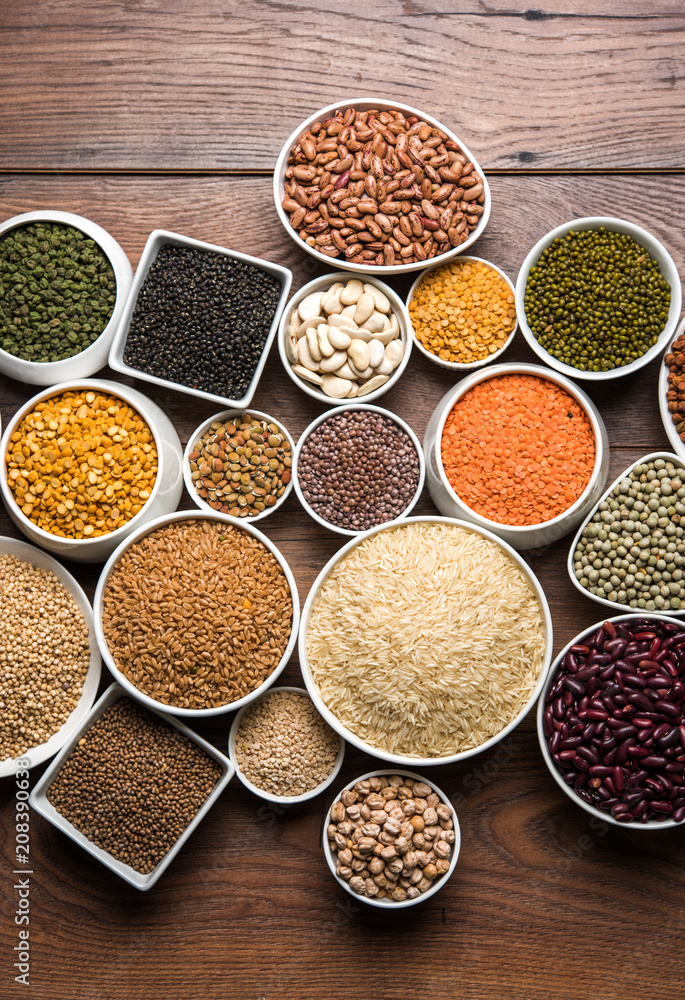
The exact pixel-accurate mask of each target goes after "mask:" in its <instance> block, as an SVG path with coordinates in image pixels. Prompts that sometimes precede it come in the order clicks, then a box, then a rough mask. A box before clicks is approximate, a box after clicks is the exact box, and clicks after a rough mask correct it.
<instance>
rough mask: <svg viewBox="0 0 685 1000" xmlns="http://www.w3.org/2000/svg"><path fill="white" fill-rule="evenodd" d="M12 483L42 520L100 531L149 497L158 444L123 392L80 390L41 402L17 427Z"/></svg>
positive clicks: (59, 531)
mask: <svg viewBox="0 0 685 1000" xmlns="http://www.w3.org/2000/svg"><path fill="white" fill-rule="evenodd" d="M5 461H6V463H7V482H8V484H9V487H10V489H11V490H12V492H13V494H14V499H15V500H16V502H17V504H18V505H19V507H20V508H21V510H22V512H23V513H24V514H25V515H26V517H28V518H29V520H31V521H32V522H33V523H34V524H35V525H36V526H37V527H39V528H42V529H43V531H48V532H50V534H52V535H59V536H61V537H63V538H97V537H98V536H99V535H107V534H109V533H110V532H111V531H114V530H115V529H116V528H120V527H121V526H122V525H123V524H126V523H127V522H128V521H130V520H131V518H132V517H135V515H136V514H137V513H138V511H139V510H141V509H142V507H143V504H144V503H145V501H146V500H147V499H148V498H149V497H150V494H151V492H152V488H153V486H154V483H155V478H156V476H157V448H156V446H155V442H154V438H153V436H152V432H151V430H150V428H149V427H148V425H147V423H146V422H145V420H143V418H142V417H141V415H140V414H139V413H138V412H137V411H136V410H134V409H133V407H131V406H129V404H128V403H126V402H124V400H122V399H119V398H118V397H117V396H111V395H106V394H100V393H97V392H92V391H85V390H80V391H79V390H75V391H70V392H64V393H61V394H59V395H57V396H52V397H51V398H49V399H45V400H43V401H42V402H40V403H37V404H36V406H35V408H34V409H33V410H31V412H30V413H28V414H27V415H26V416H25V417H24V419H23V420H22V421H21V423H20V424H19V426H18V427H17V430H16V431H15V432H14V434H12V436H11V438H10V441H9V446H8V450H7V453H6V455H5Z"/></svg>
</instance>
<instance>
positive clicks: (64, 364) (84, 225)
mask: <svg viewBox="0 0 685 1000" xmlns="http://www.w3.org/2000/svg"><path fill="white" fill-rule="evenodd" d="M31 222H59V223H62V224H63V225H65V226H73V227H74V228H75V229H79V230H80V231H81V232H82V233H85V235H86V236H89V237H90V238H91V239H93V240H95V242H96V243H98V244H99V246H100V249H101V250H102V251H103V252H104V254H105V255H106V257H107V258H108V260H109V262H110V264H111V265H112V269H113V270H114V277H115V280H116V285H117V291H116V299H115V302H114V309H113V311H112V315H111V316H110V319H109V322H108V323H107V325H106V326H105V328H104V330H103V331H102V333H101V334H100V336H99V337H98V338H97V340H95V341H93V343H92V344H91V345H90V347H86V349H85V350H83V351H81V352H80V353H79V354H74V355H73V356H72V357H70V358H64V360H62V361H49V362H40V361H26V360H24V359H23V358H17V357H15V356H14V355H13V354H9V353H8V352H7V351H3V350H0V372H4V374H5V375H9V376H10V377H11V378H14V379H17V381H18V382H27V383H29V384H30V385H55V383H57V382H64V381H66V380H67V379H70V380H71V379H77V378H88V376H89V375H92V374H93V373H94V372H96V371H99V370H100V368H104V366H105V365H106V364H107V355H108V354H109V349H110V346H111V343H112V339H113V337H114V332H115V330H116V328H117V325H118V323H119V320H120V319H121V316H122V313H123V311H124V305H125V303H126V297H127V295H128V292H129V289H130V287H131V281H132V280H133V271H132V269H131V265H130V263H129V259H128V257H127V256H126V254H125V253H124V251H123V249H122V248H121V247H120V246H119V244H118V243H117V241H116V240H115V239H114V237H113V236H110V234H109V233H108V232H107V231H106V230H105V229H103V228H102V227H101V226H98V225H97V224H96V223H95V222H91V221H90V219H84V218H83V216H81V215H72V213H71V212H48V211H45V212H44V211H40V212H25V213H24V214H23V215H15V216H13V217H12V218H11V219H7V221H6V222H3V223H2V224H1V225H0V239H2V238H3V237H4V236H5V234H6V233H8V232H9V231H10V230H11V229H16V228H17V227H19V226H25V225H28V224H29V223H31Z"/></svg>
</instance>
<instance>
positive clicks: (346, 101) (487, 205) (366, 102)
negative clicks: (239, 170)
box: [274, 97, 492, 275]
mask: <svg viewBox="0 0 685 1000" xmlns="http://www.w3.org/2000/svg"><path fill="white" fill-rule="evenodd" d="M339 108H355V109H356V110H357V111H371V110H373V109H377V110H378V111H386V110H394V111H401V112H403V114H404V115H405V116H407V117H409V116H410V115H416V117H417V118H420V119H422V120H423V121H425V122H426V123H427V124H428V125H432V126H433V127H434V128H438V129H441V131H443V132H444V133H445V135H446V136H447V137H448V139H451V140H452V141H453V142H456V143H457V145H458V146H459V147H460V149H461V151H462V153H463V154H464V156H465V157H466V158H467V160H470V162H471V163H473V165H474V168H475V170H476V172H477V173H478V174H479V175H480V176H481V177H482V179H483V194H484V200H483V209H484V212H483V214H482V216H481V219H480V222H479V223H478V225H477V226H476V228H475V229H474V230H473V232H472V233H471V235H470V236H469V238H468V239H466V240H464V242H463V243H461V244H460V245H459V246H458V247H453V248H452V249H451V250H449V251H448V252H447V253H444V254H442V255H441V256H440V258H437V257H435V258H432V259H431V261H428V262H426V261H422V262H419V263H414V264H394V265H392V266H383V267H376V266H373V265H370V264H348V263H347V262H346V261H345V260H338V259H337V258H331V257H328V256H327V255H326V254H323V253H321V252H320V251H319V250H315V249H314V248H312V247H310V246H308V245H307V244H306V243H305V242H304V240H302V239H300V237H299V236H298V234H297V233H296V232H295V230H294V229H293V228H292V226H291V225H290V219H289V218H288V213H287V212H285V211H284V209H283V207H282V204H281V203H282V201H283V198H284V197H285V187H284V184H285V171H286V167H287V166H288V157H289V156H290V151H291V150H292V148H293V146H294V145H295V144H296V142H297V140H298V139H299V137H300V136H301V135H302V133H303V132H306V131H307V130H308V129H310V128H311V127H312V125H314V123H315V122H323V121H325V120H326V119H327V118H330V117H331V116H332V115H333V114H335V112H336V111H337V110H338V109H339ZM274 202H275V204H276V211H277V212H278V217H279V219H280V220H281V222H282V223H283V227H284V229H285V231H286V233H287V234H288V236H290V238H291V239H292V240H293V241H294V242H295V243H296V244H297V246H299V247H300V248H301V249H302V250H304V251H306V252H307V253H309V254H311V255H312V257H315V258H316V259H317V260H318V261H320V262H321V263H322V264H326V265H328V267H330V266H331V261H332V260H335V261H336V263H337V265H338V266H339V267H342V268H345V269H346V270H348V271H355V272H357V273H358V274H369V275H374V274H376V275H378V274H402V273H403V272H407V271H420V270H422V268H424V267H425V266H426V264H427V263H428V264H430V263H431V262H432V260H438V259H439V260H440V261H441V263H444V261H446V260H450V259H451V258H452V257H456V255H457V254H459V253H463V252H464V250H468V248H469V247H470V246H471V245H472V244H473V243H474V242H475V241H476V240H477V239H478V237H479V236H481V235H482V233H483V230H484V229H485V227H486V225H487V223H488V219H489V217H490V209H491V205H492V198H491V195H490V187H489V185H488V182H487V178H486V176H485V174H484V173H483V168H482V167H481V166H480V164H479V163H478V161H477V160H476V158H475V157H474V156H473V154H472V153H471V152H470V151H469V150H468V149H467V147H466V146H465V145H464V143H463V142H462V140H461V139H460V138H459V137H458V136H457V135H456V134H455V133H454V132H452V131H450V129H448V128H446V127H445V126H444V125H443V124H442V122H439V121H438V120H437V118H433V117H432V116H431V115H428V114H426V113H425V111H421V110H419V109H418V108H414V107H412V106H411V105H409V104H400V103H399V101H387V100H383V99H382V98H378V97H343V98H341V99H340V100H339V101H336V102H335V104H329V105H327V106H326V107H325V108H321V109H320V110H319V111H315V112H314V114H313V115H310V116H309V118H307V119H305V121H303V122H302V124H301V125H298V127H297V128H296V129H295V131H294V132H293V133H292V134H291V135H290V136H289V138H288V139H287V140H286V142H285V143H284V145H283V148H282V149H281V152H280V153H279V156H278V159H277V160H276V166H275V168H274Z"/></svg>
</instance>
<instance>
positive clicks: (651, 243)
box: [516, 216, 682, 382]
mask: <svg viewBox="0 0 685 1000" xmlns="http://www.w3.org/2000/svg"><path fill="white" fill-rule="evenodd" d="M600 226H604V227H605V228H606V229H608V230H610V231H612V232H616V233H627V234H628V236H630V237H632V239H633V240H635V242H636V243H639V245H640V246H642V247H644V248H645V250H646V251H647V252H648V253H649V255H650V256H651V257H653V258H654V259H655V260H656V261H657V262H658V264H659V270H660V271H661V273H662V275H663V276H664V278H665V279H666V281H667V282H668V284H669V285H670V287H671V304H670V307H669V310H668V318H667V320H666V323H665V325H664V328H663V330H662V331H661V333H660V334H659V337H658V339H657V341H656V343H655V344H653V346H652V347H650V348H649V350H648V351H646V352H645V353H644V354H643V355H642V356H641V357H639V358H636V359H635V361H632V362H631V363H630V364H629V365H622V366H621V367H620V368H612V369H611V371H607V372H588V371H582V370H581V369H580V368H574V367H572V366H571V365H567V364H564V362H563V361H559V360H558V359H557V358H555V357H553V355H551V354H550V353H549V352H548V351H546V350H545V348H544V347H542V345H541V344H540V342H539V341H538V339H537V337H536V336H535V334H534V333H533V331H532V330H531V328H530V326H529V325H528V323H527V321H526V310H525V306H524V298H525V294H526V285H527V283H528V275H529V273H530V269H531V267H533V265H534V264H537V261H538V258H539V257H540V254H541V253H542V251H543V250H546V249H547V247H549V246H551V245H552V243H553V242H554V240H556V239H558V238H559V237H562V236H565V235H566V234H567V233H568V232H569V231H570V230H574V231H578V230H585V229H599V227H600ZM681 304H682V291H681V286H680V277H679V275H678V269H677V268H676V266H675V264H674V262H673V258H672V257H671V255H670V254H669V252H668V250H667V249H666V247H665V246H664V245H663V244H662V243H660V242H659V240H657V239H656V237H654V236H652V235H651V233H648V232H647V230H646V229H641V228H640V226H635V225H633V223H632V222H626V221H625V220H624V219H614V218H611V217H605V216H589V217H588V218H585V219H573V220H572V221H571V222H565V223H564V224H563V225H562V226H557V228H556V229H553V230H552V231H551V232H549V233H547V235H546V236H543V238H542V239H541V240H539V241H538V242H537V243H536V244H535V246H534V247H533V249H532V250H531V251H530V253H529V254H528V256H527V257H526V259H525V260H524V262H523V264H522V265H521V270H520V271H519V275H518V279H517V281H516V314H517V316H518V323H519V327H520V329H521V333H522V334H523V336H524V337H525V338H526V340H527V341H528V343H529V344H530V346H531V348H532V349H533V350H534V351H535V353H536V354H537V356H538V357H539V358H541V359H542V360H543V361H544V362H545V364H548V365H550V367H551V368H554V369H555V370H556V371H558V372H561V373H562V374H563V375H567V376H568V377H569V378H580V379H587V380H588V381H590V382H604V381H607V380H608V379H614V378H622V377H623V376H624V375H630V374H631V373H632V372H635V371H637V370H638V369H639V368H643V367H644V366H645V365H647V364H649V362H650V361H652V360H653V359H654V358H656V357H658V355H660V354H661V353H662V352H663V350H664V348H665V347H666V344H668V343H669V342H670V340H671V337H672V336H673V331H674V330H675V328H676V326H677V324H678V320H679V318H680V307H681Z"/></svg>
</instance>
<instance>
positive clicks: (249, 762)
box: [235, 691, 340, 797]
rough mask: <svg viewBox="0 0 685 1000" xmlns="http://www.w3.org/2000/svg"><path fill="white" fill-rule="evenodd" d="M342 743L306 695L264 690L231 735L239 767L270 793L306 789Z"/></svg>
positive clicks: (328, 767)
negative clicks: (235, 731) (234, 735)
mask: <svg viewBox="0 0 685 1000" xmlns="http://www.w3.org/2000/svg"><path fill="white" fill-rule="evenodd" d="M339 749H340V737H339V736H338V735H337V733H334V732H333V730H332V729H331V727H330V726H329V725H328V723H327V722H325V721H324V720H323V719H322V718H321V716H320V715H319V713H318V712H317V710H316V708H315V707H314V705H313V703H312V700H311V698H310V697H309V695H307V694H305V693H304V692H303V693H301V694H300V693H297V692H295V691H268V692H267V693H266V694H265V695H262V697H261V698H259V700H258V701H256V702H255V703H254V704H253V705H250V706H249V707H248V708H247V709H246V711H245V714H244V715H243V717H242V719H241V721H240V726H239V727H238V732H237V734H236V740H235V753H236V761H237V764H238V767H239V768H240V770H241V771H242V773H243V774H244V775H245V777H246V778H247V780H248V781H250V782H252V784H253V785H255V786H256V787H257V788H261V789H262V791H265V792H270V793H271V794H272V795H282V796H285V797H294V796H296V795H304V794H305V792H310V791H311V790H312V789H314V788H316V787H317V785H320V784H321V783H322V782H323V781H325V780H326V778H327V777H328V776H329V775H330V773H331V771H332V770H333V768H334V767H335V762H336V759H337V756H338V751H339Z"/></svg>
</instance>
